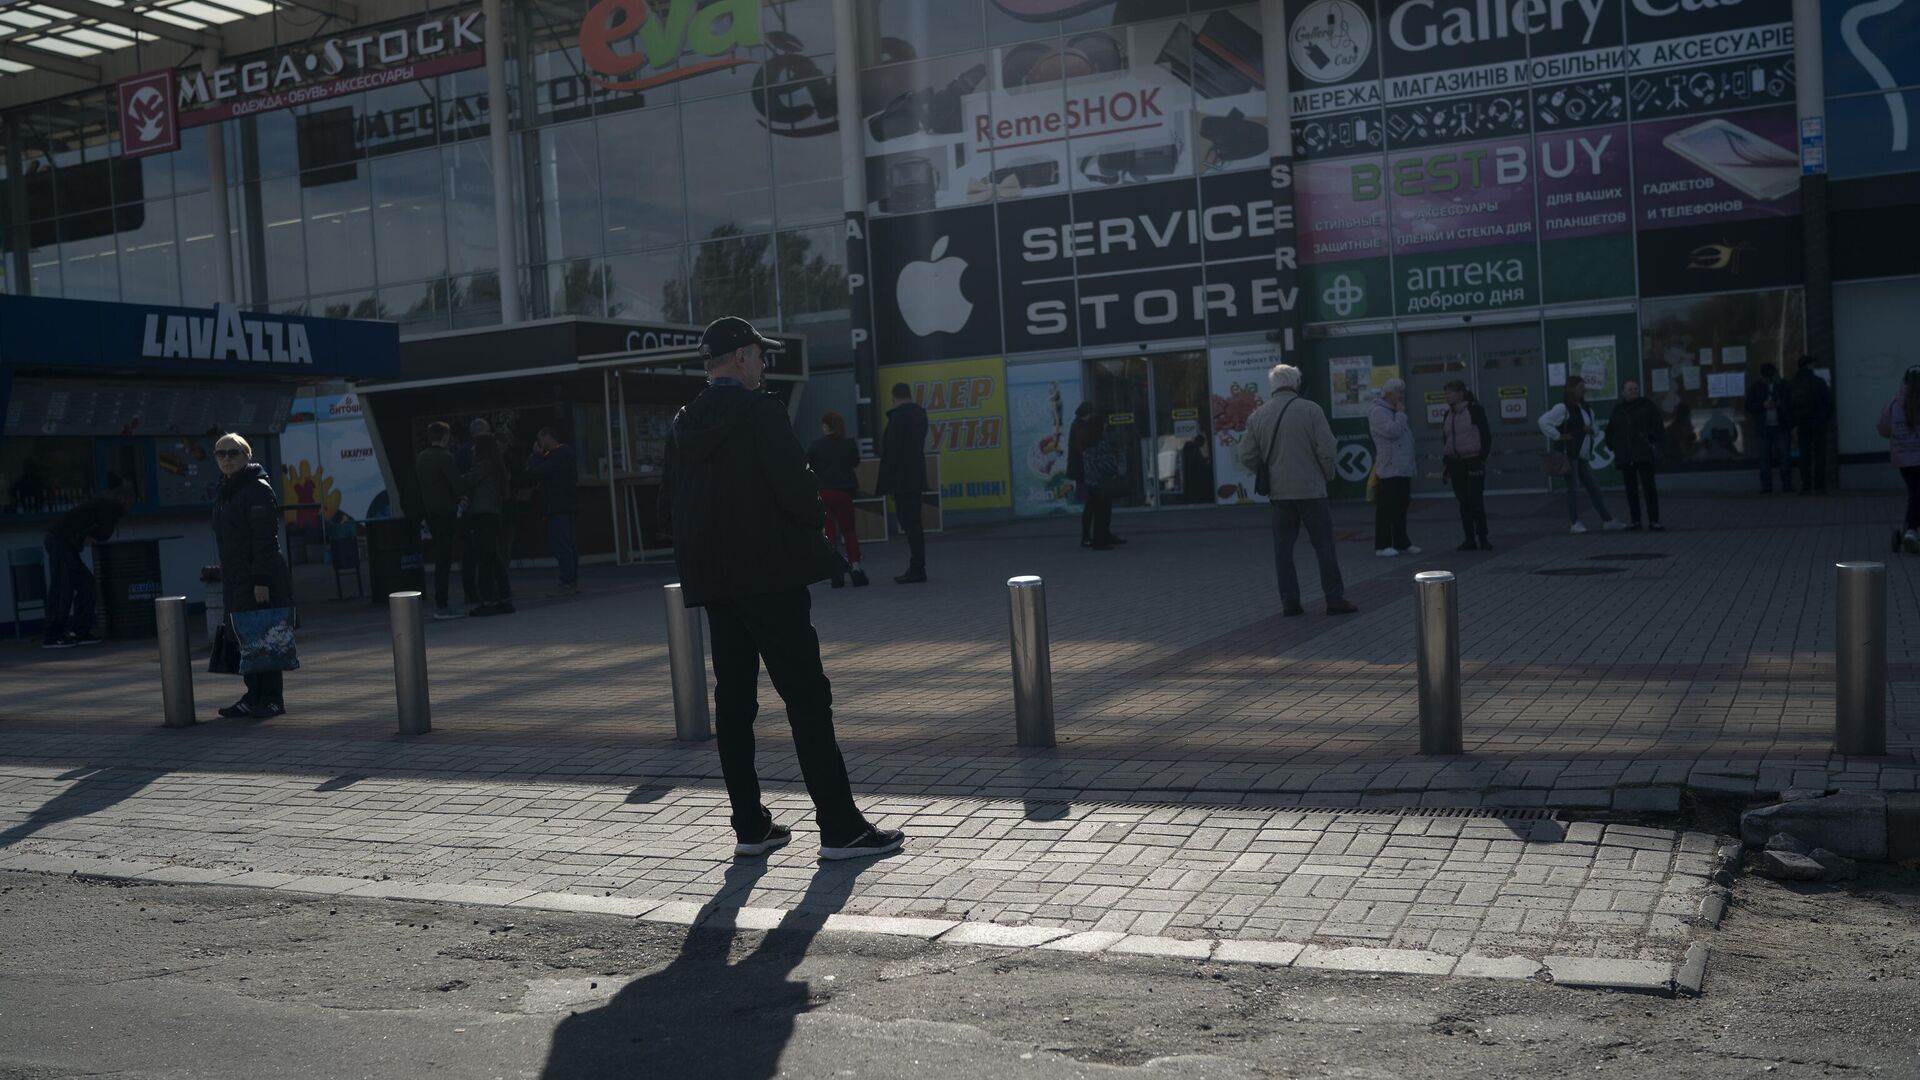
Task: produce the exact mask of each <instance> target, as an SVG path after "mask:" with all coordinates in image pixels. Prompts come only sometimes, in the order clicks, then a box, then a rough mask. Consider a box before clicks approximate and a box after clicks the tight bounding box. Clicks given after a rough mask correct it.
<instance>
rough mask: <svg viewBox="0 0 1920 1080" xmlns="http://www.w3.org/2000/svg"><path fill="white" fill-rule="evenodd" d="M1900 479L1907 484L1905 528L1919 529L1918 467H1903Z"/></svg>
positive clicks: (1919, 486)
mask: <svg viewBox="0 0 1920 1080" xmlns="http://www.w3.org/2000/svg"><path fill="white" fill-rule="evenodd" d="M1900 479H1902V480H1904V481H1906V483H1907V528H1909V529H1920V465H1905V466H1902V467H1901V469H1900Z"/></svg>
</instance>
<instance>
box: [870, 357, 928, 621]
mask: <svg viewBox="0 0 1920 1080" xmlns="http://www.w3.org/2000/svg"><path fill="white" fill-rule="evenodd" d="M926 490H927V410H925V409H923V408H921V407H920V406H918V405H916V404H914V401H913V389H912V388H911V387H909V386H908V385H907V384H906V383H894V384H893V408H891V409H888V410H887V430H886V433H885V434H884V435H882V436H881V437H880V477H879V480H878V481H877V482H876V483H875V484H874V494H875V495H891V496H893V516H894V517H895V518H897V519H899V521H900V531H901V532H903V533H906V534H907V572H906V573H904V574H901V575H900V576H899V577H896V578H894V579H893V580H894V581H896V582H899V583H900V584H902V585H912V584H915V583H917V582H922V581H925V580H927V532H926V527H925V526H924V525H923V524H922V523H921V521H920V505H921V499H920V496H921V495H923V494H925V493H926Z"/></svg>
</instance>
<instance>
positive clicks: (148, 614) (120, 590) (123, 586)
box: [93, 540, 160, 641]
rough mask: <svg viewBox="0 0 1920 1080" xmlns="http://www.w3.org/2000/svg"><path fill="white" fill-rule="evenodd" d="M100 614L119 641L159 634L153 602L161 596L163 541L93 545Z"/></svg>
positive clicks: (110, 632) (112, 635) (110, 542)
mask: <svg viewBox="0 0 1920 1080" xmlns="http://www.w3.org/2000/svg"><path fill="white" fill-rule="evenodd" d="M93 572H94V576H95V577H97V578H98V579H99V582H100V616H101V622H102V623H103V624H104V628H105V630H106V632H107V633H106V636H107V637H109V638H112V639H113V640H115V641H126V640H129V639H132V638H150V637H155V636H157V635H158V633H159V630H158V624H157V622H156V621H155V616H154V611H153V602H154V601H155V600H157V599H159V597H160V541H158V540H113V541H109V542H107V543H104V544H95V545H93Z"/></svg>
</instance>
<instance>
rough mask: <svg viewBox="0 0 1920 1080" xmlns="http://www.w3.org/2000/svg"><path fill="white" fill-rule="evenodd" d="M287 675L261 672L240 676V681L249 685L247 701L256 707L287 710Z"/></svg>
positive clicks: (280, 672) (284, 673)
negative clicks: (277, 707) (272, 706)
mask: <svg viewBox="0 0 1920 1080" xmlns="http://www.w3.org/2000/svg"><path fill="white" fill-rule="evenodd" d="M286 674H287V673H286V672H284V671H261V672H257V673H255V674H252V675H242V676H240V681H241V682H243V683H246V684H247V701H249V702H250V703H252V704H255V705H278V706H280V707H281V708H283V709H284V708H286V707H287V691H286Z"/></svg>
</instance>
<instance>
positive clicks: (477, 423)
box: [467, 416, 493, 436]
mask: <svg viewBox="0 0 1920 1080" xmlns="http://www.w3.org/2000/svg"><path fill="white" fill-rule="evenodd" d="M467 434H469V435H473V436H480V435H491V434H493V425H492V424H489V423H487V420H486V417H483V416H476V417H474V418H473V422H472V423H470V424H468V425H467Z"/></svg>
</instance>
